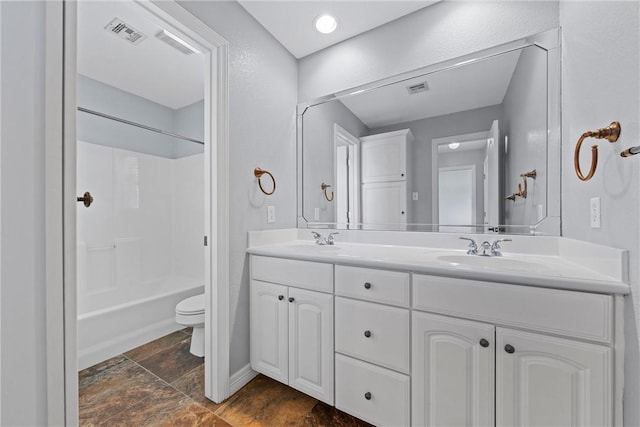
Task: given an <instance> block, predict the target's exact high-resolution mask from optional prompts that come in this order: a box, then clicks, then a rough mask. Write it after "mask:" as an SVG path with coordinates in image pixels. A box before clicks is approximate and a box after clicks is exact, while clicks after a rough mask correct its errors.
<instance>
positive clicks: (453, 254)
mask: <svg viewBox="0 0 640 427" xmlns="http://www.w3.org/2000/svg"><path fill="white" fill-rule="evenodd" d="M289 237H293V235H292V234H291V233H289ZM534 239H535V237H534ZM250 240H251V239H250ZM254 240H255V239H254ZM260 243H261V244H256V245H250V247H249V248H248V249H247V252H248V253H250V254H253V255H262V256H268V257H279V258H288V259H296V260H303V261H315V262H326V263H332V264H338V265H351V266H362V267H372V268H381V269H394V270H404V271H409V272H413V273H421V274H431V275H436V276H447V277H458V278H463V279H474V280H484V281H491V282H500V283H512V284H517V285H526V286H538V287H546V288H556V289H568V290H576V291H586V292H599V293H607V294H628V293H629V285H628V284H627V283H625V282H624V281H622V280H620V278H619V277H615V276H613V275H609V274H605V273H603V272H602V271H597V270H595V269H590V268H588V267H586V266H585V264H587V265H588V262H580V261H579V260H578V261H576V259H577V258H576V257H575V256H561V255H559V254H553V255H543V254H539V253H536V254H526V253H508V251H506V250H504V249H503V256H501V257H482V256H478V255H467V254H466V250H460V249H450V248H436V247H422V246H403V245H395V244H394V245H387V244H372V243H352V242H349V243H347V242H336V244H335V245H334V246H320V245H316V244H315V243H314V242H313V241H310V240H298V239H292V240H286V241H280V242H278V243H267V242H264V241H263V242H260ZM262 243H266V244H262Z"/></svg>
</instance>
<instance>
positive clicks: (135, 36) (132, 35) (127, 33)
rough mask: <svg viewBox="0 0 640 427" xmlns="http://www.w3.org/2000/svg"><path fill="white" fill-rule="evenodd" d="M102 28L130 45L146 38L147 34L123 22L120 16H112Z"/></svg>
mask: <svg viewBox="0 0 640 427" xmlns="http://www.w3.org/2000/svg"><path fill="white" fill-rule="evenodd" d="M104 29H105V30H107V31H109V32H110V33H112V34H115V35H116V36H118V37H120V38H121V39H124V40H126V41H128V42H129V43H131V44H132V45H137V44H139V43H140V42H142V40H144V39H146V38H147V36H145V35H144V34H142V33H141V32H140V31H138V30H136V29H135V28H133V27H132V26H131V25H129V24H127V23H125V22H124V21H123V20H122V19H120V18H113V19H112V20H111V22H109V23H108V24H107V25H106V26H105V27H104Z"/></svg>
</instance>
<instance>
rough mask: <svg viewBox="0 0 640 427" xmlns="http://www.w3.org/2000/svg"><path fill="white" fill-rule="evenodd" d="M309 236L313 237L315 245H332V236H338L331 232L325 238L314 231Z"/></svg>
mask: <svg viewBox="0 0 640 427" xmlns="http://www.w3.org/2000/svg"><path fill="white" fill-rule="evenodd" d="M311 234H312V235H313V238H314V239H316V245H330V246H331V245H333V244H334V241H333V236H335V235H336V234H340V233H338V232H337V231H336V232H333V233H329V235H328V236H327V237H323V236H322V234H320V233H316V232H315V231H312V232H311Z"/></svg>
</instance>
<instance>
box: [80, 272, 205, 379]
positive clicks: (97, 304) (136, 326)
mask: <svg viewBox="0 0 640 427" xmlns="http://www.w3.org/2000/svg"><path fill="white" fill-rule="evenodd" d="M203 292H204V286H203V283H202V281H201V280H197V279H194V278H187V277H167V278H163V279H161V280H154V281H149V282H146V283H141V284H139V285H137V286H135V287H133V288H131V289H128V290H127V292H126V295H122V292H118V293H115V292H96V293H94V294H91V295H80V294H79V295H78V309H79V312H78V369H80V370H81V369H84V368H87V367H89V366H93V365H95V364H96V363H99V362H102V361H104V360H106V359H108V358H110V357H113V356H116V355H118V354H121V353H123V352H125V351H128V350H131V349H132V348H135V347H138V346H139V345H142V344H144V343H146V342H149V341H152V340H154V339H156V338H160V337H161V336H164V335H167V334H169V333H171V332H174V331H177V330H179V329H181V328H183V326H182V325H179V324H177V323H176V322H175V307H176V304H177V303H178V302H180V301H181V300H183V299H184V298H187V297H190V296H193V295H197V294H200V293H203ZM80 310H82V312H80Z"/></svg>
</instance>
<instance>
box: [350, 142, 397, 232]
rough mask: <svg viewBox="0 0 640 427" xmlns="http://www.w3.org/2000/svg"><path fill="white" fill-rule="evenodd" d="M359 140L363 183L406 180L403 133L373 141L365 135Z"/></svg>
mask: <svg viewBox="0 0 640 427" xmlns="http://www.w3.org/2000/svg"><path fill="white" fill-rule="evenodd" d="M361 140H362V182H363V183H368V182H384V181H405V180H406V172H407V171H406V168H407V139H406V136H405V135H398V136H391V137H389V138H380V139H376V140H373V141H366V137H365V138H362V139H361ZM364 222H366V221H364Z"/></svg>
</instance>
